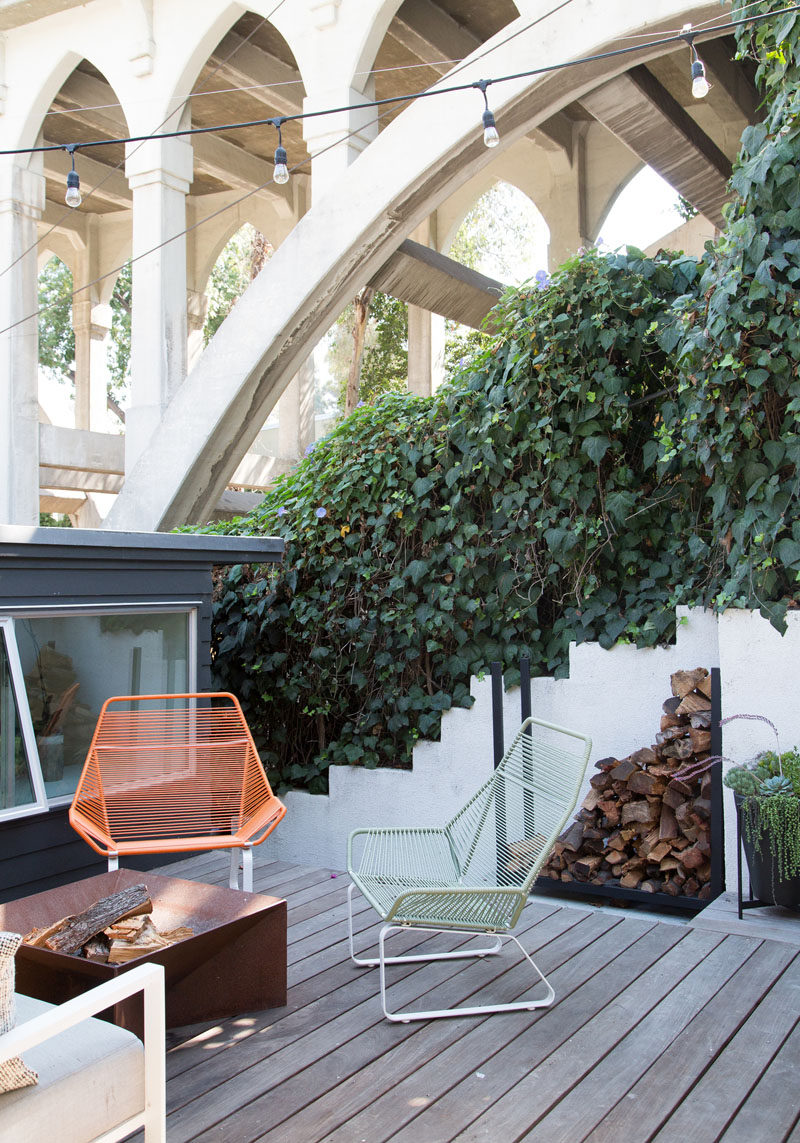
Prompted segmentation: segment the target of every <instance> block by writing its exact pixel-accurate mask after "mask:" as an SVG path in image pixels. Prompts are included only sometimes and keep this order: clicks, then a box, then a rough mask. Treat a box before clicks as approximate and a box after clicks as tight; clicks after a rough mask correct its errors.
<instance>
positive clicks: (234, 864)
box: [228, 849, 241, 889]
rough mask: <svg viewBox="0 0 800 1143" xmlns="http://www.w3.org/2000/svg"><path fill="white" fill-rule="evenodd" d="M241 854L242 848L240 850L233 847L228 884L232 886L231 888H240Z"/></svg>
mask: <svg viewBox="0 0 800 1143" xmlns="http://www.w3.org/2000/svg"><path fill="white" fill-rule="evenodd" d="M240 854H241V850H239V849H232V850H231V868H230V875H229V877H228V885H229V886H230V888H231V889H238V888H239V856H240Z"/></svg>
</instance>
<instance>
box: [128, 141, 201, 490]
mask: <svg viewBox="0 0 800 1143" xmlns="http://www.w3.org/2000/svg"><path fill="white" fill-rule="evenodd" d="M125 173H126V175H127V176H128V182H129V183H130V187H131V190H132V191H133V241H132V254H133V306H132V312H131V404H130V408H129V409H128V413H127V418H126V430H125V442H126V443H125V469H126V472H129V471H130V470H131V469H132V468H133V466H134V465H135V463H136V461H137V459H138V457H139V456H140V454H141V452H142V451H143V449H144V448H145V447H146V445H147V443H148V441H149V439H150V437H151V436H152V433H153V431H154V429H155V428H156V426H157V425H158V423H159V420H160V419H161V415H162V413H163V411H164V409H165V408H166V406H167V404H168V403H169V401H170V399H171V398H172V396H173V395H174V393H175V392H176V391H177V389H178V388H179V387H180V386H181V384H182V383H183V381H184V380H185V378H186V368H187V320H186V237H185V234H184V230H185V228H186V195H187V193H188V190H189V186H190V184H191V182H192V148H191V146H190V144H189V143H187V142H186V141H185V140H183V139H152V140H149V141H148V142H146V143H141V144H139V143H136V144H129V145H128V156H127V159H126V164H125Z"/></svg>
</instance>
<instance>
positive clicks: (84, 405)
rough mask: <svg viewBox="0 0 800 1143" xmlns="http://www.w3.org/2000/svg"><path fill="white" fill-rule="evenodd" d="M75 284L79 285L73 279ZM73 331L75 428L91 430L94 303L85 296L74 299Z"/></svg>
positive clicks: (80, 295)
mask: <svg viewBox="0 0 800 1143" xmlns="http://www.w3.org/2000/svg"><path fill="white" fill-rule="evenodd" d="M73 284H74V285H75V286H77V285H78V283H77V282H75V279H74V278H73ZM72 329H73V331H74V333H75V428H76V429H88V428H89V416H90V414H89V406H90V400H91V385H92V353H91V346H92V303H91V299H90V298H89V297H87V296H86V295H85V294H78V295H77V296H76V297H74V298H73V299H72Z"/></svg>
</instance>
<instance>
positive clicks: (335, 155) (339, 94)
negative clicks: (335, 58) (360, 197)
mask: <svg viewBox="0 0 800 1143" xmlns="http://www.w3.org/2000/svg"><path fill="white" fill-rule="evenodd" d="M374 98H375V84H374V81H373V80H370V81H369V82H368V84H367V89H366V92H362V91H356V90H355V89H354V88H352V87H349V88H345V89H344V90H342V89H341V88H339V89H336V90H331V91H324V92H315V94H314V95H313V96H309V97H308V98H307V99H305V100H304V101H303V111H304V112H305V113H309V112H313V111H320V110H323V109H324V108H326V107H348V106H350V105H352V104H359V103H362V102H363V101H364V100H365V99H374ZM377 114H378V110H377V108H375V107H366V108H364V110H361V111H359V110H356V111H342V112H340V113H339V114H338V115H320V116H319V117H318V118H310V119H304V120H303V138H304V139H305V141H306V144H307V146H308V150H309V152H310V154H311V194H312V199H313V201H314V202H317V201H319V199H320V197H321V196H322V195H323V194H325V192H326V191H327V190H328V188H329V187H331V186H334V185H335V183H336V180H337V179H338V177H339V175H341V173H342V172H343V171H345V170H347V168H348V167H349V166H350V164H351V163H352V162H353V161H354V159H357V158H358V156H359V155H360V154H361V152H362V151H363V150H364V148H365V147H367V146H368V145H369V144H370V143H371V142H372V140H373V139H374V138H376V136H377V134H378V123H377Z"/></svg>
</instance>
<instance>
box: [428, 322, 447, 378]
mask: <svg viewBox="0 0 800 1143" xmlns="http://www.w3.org/2000/svg"><path fill="white" fill-rule="evenodd" d="M446 337H447V325H446V321H445V319H444V318H443V317H442V315H441V314H431V390H432V392H434V393H435V392H436V390H437V389H438V388H439V386H440V385H441V383H442V382H443V381H444V377H445V373H444V343H445V339H446Z"/></svg>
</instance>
